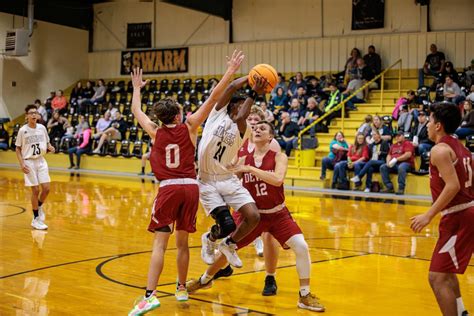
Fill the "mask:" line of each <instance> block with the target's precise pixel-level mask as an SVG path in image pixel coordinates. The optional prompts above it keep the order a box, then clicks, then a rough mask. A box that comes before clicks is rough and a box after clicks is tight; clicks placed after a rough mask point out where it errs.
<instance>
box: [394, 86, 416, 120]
mask: <svg viewBox="0 0 474 316" xmlns="http://www.w3.org/2000/svg"><path fill="white" fill-rule="evenodd" d="M415 102H416V94H415V91H413V90H408V92H407V96H406V97H401V98H399V99H398V100H397V103H396V104H395V107H394V108H393V111H392V118H393V119H394V120H398V128H399V129H400V127H402V126H404V124H405V123H406V122H407V120H408V117H407V116H408V114H409V112H410V107H413V106H414V105H415ZM403 113H404V114H403ZM407 124H408V125H411V118H410V121H409V123H407ZM404 129H405V128H404Z"/></svg>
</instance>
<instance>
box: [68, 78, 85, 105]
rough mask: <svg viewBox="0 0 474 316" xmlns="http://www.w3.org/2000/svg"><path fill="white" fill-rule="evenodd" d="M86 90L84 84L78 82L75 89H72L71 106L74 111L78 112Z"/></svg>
mask: <svg viewBox="0 0 474 316" xmlns="http://www.w3.org/2000/svg"><path fill="white" fill-rule="evenodd" d="M83 93H84V89H83V88H82V82H80V81H78V82H77V83H76V85H75V86H74V88H72V91H71V96H70V97H69V104H70V105H71V107H72V108H73V109H74V111H75V112H77V111H78V108H77V107H78V104H79V100H81V99H82V97H83Z"/></svg>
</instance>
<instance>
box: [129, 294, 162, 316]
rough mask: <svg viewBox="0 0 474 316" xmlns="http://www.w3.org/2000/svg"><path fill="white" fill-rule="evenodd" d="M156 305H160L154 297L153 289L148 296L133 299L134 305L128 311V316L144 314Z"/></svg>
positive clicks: (156, 306)
mask: <svg viewBox="0 0 474 316" xmlns="http://www.w3.org/2000/svg"><path fill="white" fill-rule="evenodd" d="M158 307H160V300H159V299H158V297H156V292H155V291H153V293H152V294H151V295H150V296H149V297H141V298H139V299H137V300H136V301H135V306H134V307H133V309H132V310H131V311H130V312H129V313H128V316H134V315H144V314H146V313H148V312H149V311H152V310H154V309H156V308H158Z"/></svg>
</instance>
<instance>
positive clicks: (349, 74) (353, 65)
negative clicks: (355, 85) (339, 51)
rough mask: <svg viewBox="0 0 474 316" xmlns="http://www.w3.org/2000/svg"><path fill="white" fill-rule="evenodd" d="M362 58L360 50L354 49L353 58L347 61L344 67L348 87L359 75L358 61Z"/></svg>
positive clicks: (345, 82) (345, 81)
mask: <svg viewBox="0 0 474 316" xmlns="http://www.w3.org/2000/svg"><path fill="white" fill-rule="evenodd" d="M361 57H362V56H361V54H360V50H359V49H358V48H355V47H354V48H353V49H352V51H351V56H350V57H349V59H347V61H346V65H345V66H344V85H347V84H348V83H349V81H350V80H351V79H353V78H354V76H355V75H356V74H357V59H358V58H361Z"/></svg>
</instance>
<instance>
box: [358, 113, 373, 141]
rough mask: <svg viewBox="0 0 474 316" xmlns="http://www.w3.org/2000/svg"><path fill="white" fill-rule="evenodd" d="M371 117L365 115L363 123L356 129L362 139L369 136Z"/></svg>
mask: <svg viewBox="0 0 474 316" xmlns="http://www.w3.org/2000/svg"><path fill="white" fill-rule="evenodd" d="M372 120H373V118H372V115H370V114H369V115H367V116H366V117H365V119H364V123H363V124H362V125H361V126H360V127H359V128H358V129H357V133H356V135H357V134H362V135H364V137H367V136H368V135H369V134H370V131H371V130H372V127H371V125H372Z"/></svg>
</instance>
